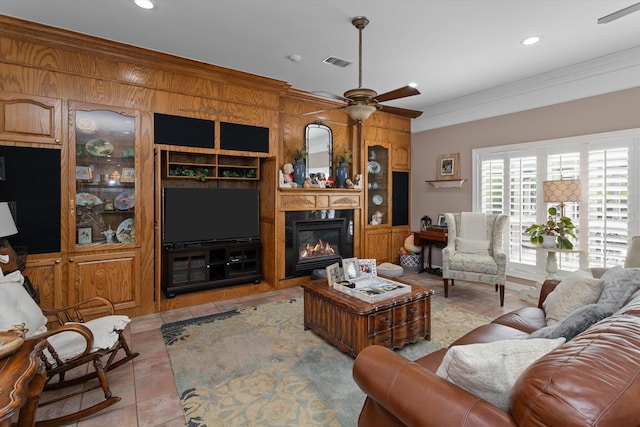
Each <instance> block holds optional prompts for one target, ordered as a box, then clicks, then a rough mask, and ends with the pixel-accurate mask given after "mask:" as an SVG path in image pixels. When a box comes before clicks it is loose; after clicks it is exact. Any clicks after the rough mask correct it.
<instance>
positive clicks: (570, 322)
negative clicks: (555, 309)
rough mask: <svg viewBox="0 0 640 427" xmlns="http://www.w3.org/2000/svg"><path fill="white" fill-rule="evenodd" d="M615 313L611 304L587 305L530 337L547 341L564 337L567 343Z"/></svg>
mask: <svg viewBox="0 0 640 427" xmlns="http://www.w3.org/2000/svg"><path fill="white" fill-rule="evenodd" d="M615 311H616V310H615V307H614V306H613V305H611V304H606V305H605V304H587V305H584V306H582V307H578V308H577V309H575V310H573V311H572V312H571V313H569V315H568V316H566V317H565V318H564V319H562V320H560V321H559V322H558V323H556V324H555V325H550V326H546V327H544V328H541V329H538V330H537V331H535V332H533V333H531V335H530V337H531V338H549V339H553V338H560V337H564V338H566V339H567V341H569V340H571V339H573V338H574V337H575V336H576V335H578V334H580V333H582V332H583V331H585V330H587V328H588V327H589V326H591V325H593V324H595V323H598V322H599V321H601V320H602V319H605V318H607V317H609V316H611V315H612V314H613V313H614V312H615Z"/></svg>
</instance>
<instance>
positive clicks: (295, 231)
mask: <svg viewBox="0 0 640 427" xmlns="http://www.w3.org/2000/svg"><path fill="white" fill-rule="evenodd" d="M285 217H286V219H285V220H286V229H285V272H286V276H287V278H293V277H300V276H308V275H310V274H311V273H312V272H313V270H315V269H319V268H325V267H327V266H328V265H331V264H333V263H335V262H338V261H340V259H342V258H350V257H352V256H353V210H351V209H345V210H333V209H325V210H313V211H291V212H286V214H285Z"/></svg>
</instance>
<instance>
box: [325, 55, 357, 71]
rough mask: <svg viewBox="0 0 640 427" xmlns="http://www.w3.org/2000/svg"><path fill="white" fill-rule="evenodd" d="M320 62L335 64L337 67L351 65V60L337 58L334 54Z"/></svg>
mask: <svg viewBox="0 0 640 427" xmlns="http://www.w3.org/2000/svg"><path fill="white" fill-rule="evenodd" d="M322 62H324V63H326V64H332V65H336V66H338V67H342V68H344V67H347V66H349V65H351V61H347V60H346V59H341V58H337V57H335V56H328V57H326V58H325V59H324V60H323V61H322Z"/></svg>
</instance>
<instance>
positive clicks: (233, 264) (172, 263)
mask: <svg viewBox="0 0 640 427" xmlns="http://www.w3.org/2000/svg"><path fill="white" fill-rule="evenodd" d="M162 258H163V262H162V291H163V292H164V294H165V295H166V296H167V298H173V297H175V296H176V295H177V294H182V293H187V292H194V291H201V290H205V289H215V288H222V287H226V286H233V285H238V284H244V283H252V282H253V283H260V281H261V280H262V274H261V273H260V264H261V263H260V258H261V244H260V241H259V240H253V241H238V242H211V243H206V242H205V243H201V244H198V245H197V246H195V245H188V244H176V245H169V246H165V247H164V250H163V254H162Z"/></svg>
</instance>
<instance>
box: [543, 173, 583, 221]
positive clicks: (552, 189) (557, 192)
mask: <svg viewBox="0 0 640 427" xmlns="http://www.w3.org/2000/svg"><path fill="white" fill-rule="evenodd" d="M542 193H543V195H544V201H545V203H559V205H558V206H560V216H561V217H562V216H564V207H565V202H579V201H580V197H581V194H582V193H581V185H580V180H579V179H560V180H556V181H544V182H543V183H542Z"/></svg>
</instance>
